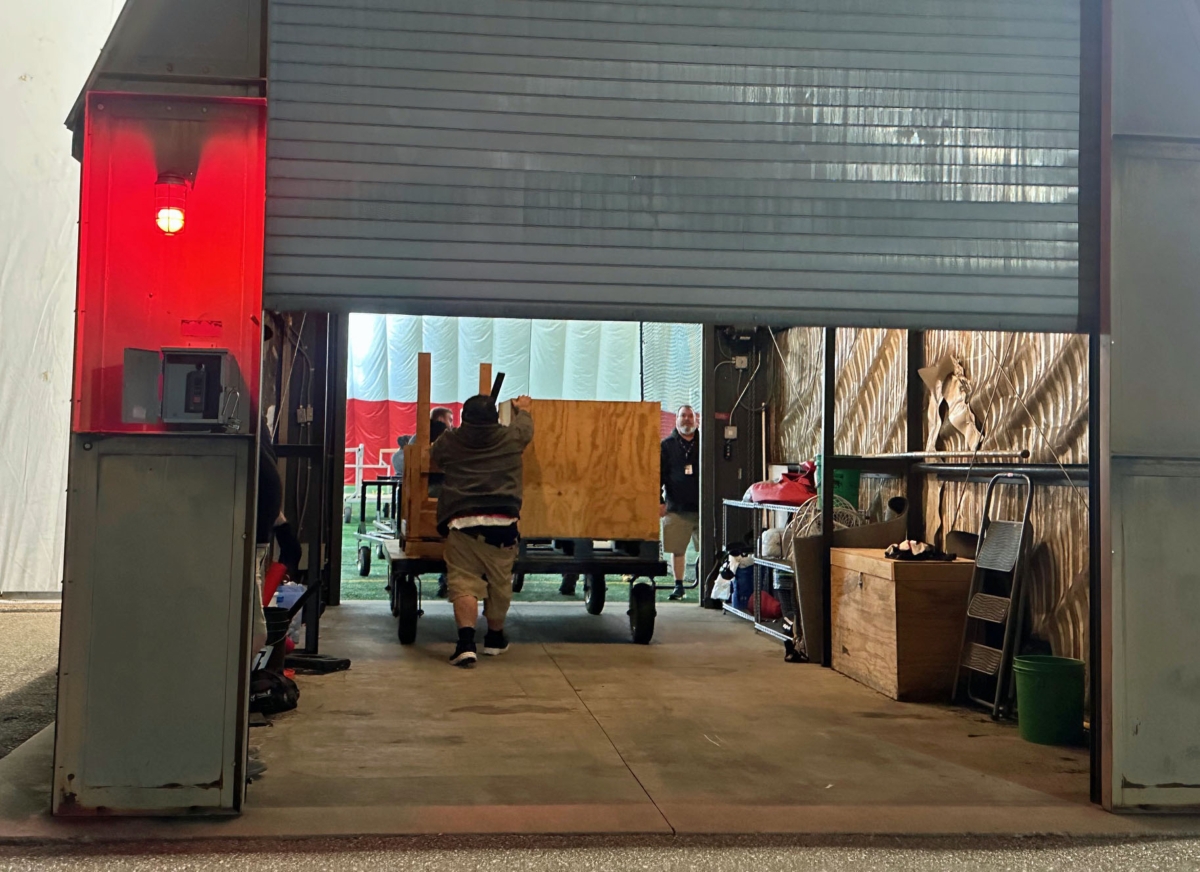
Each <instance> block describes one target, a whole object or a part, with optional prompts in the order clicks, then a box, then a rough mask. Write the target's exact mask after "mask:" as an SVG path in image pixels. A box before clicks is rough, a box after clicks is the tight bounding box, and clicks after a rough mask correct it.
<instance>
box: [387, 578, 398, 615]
mask: <svg viewBox="0 0 1200 872" xmlns="http://www.w3.org/2000/svg"><path fill="white" fill-rule="evenodd" d="M399 587H400V584H399V582H397V581H396V578H395V576H393V575H392V571H391V569H388V581H387V592H388V606H389V607H390V608H391V610H392V617H393V618H396V617H399V616H400V597H399V596H398V595H397V594H396V591H397V590H398V589H399Z"/></svg>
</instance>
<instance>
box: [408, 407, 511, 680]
mask: <svg viewBox="0 0 1200 872" xmlns="http://www.w3.org/2000/svg"><path fill="white" fill-rule="evenodd" d="M529 403H530V400H529V397H524V396H522V397H518V398H517V399H515V400H513V414H512V420H511V423H510V424H509V425H508V426H504V425H502V424H500V422H499V415H498V413H497V409H496V404H495V403H494V402H493V400H492V398H491V397H489V396H486V395H482V394H481V395H480V396H476V397H471V399H469V400H467V401H466V402H465V403H464V404H463V410H462V426H461V427H459V428H457V429H453V430H447V431H446V432H445V433H443V434H442V435H441V437H440V438H439V439H438V440H437V441H436V442H434V443H433V446H432V447H431V448H430V455H431V457H432V458H433V461H434V463H436V464H437V465H438V466H439V467H441V470H442V472H443V474H444V475H445V478H444V479H443V481H442V490H441V493H440V494H439V495H438V510H437V520H438V531H439V532H440V533H441V534H442V535H443V536H445V537H446V548H445V559H446V575H447V579H448V586H449V598H450V602H451V603H452V604H453V605H454V620H455V623H456V624H457V625H458V646H457V647H456V648H455V650H454V654H453V655H452V656H451V657H450V662H451V663H452V664H453V665H455V666H460V667H470V666H474V665H475V660H476V649H475V623H476V621H477V620H478V619H479V601H480V600H484V607H483V614H484V617H485V618H487V627H488V629H487V635H486V636H485V637H484V640H483V653H484V654H492V655H496V654H503V653H504V652H505V651H506V650H508V640H507V639H506V638H505V637H504V618H505V616H506V615H507V614H508V607H509V604H510V603H511V602H512V593H513V591H512V569H513V563H514V561H515V560H516V557H517V540H518V538H519V534H518V532H517V520H518V518H520V515H521V501H522V497H523V489H524V481H523V471H524V465H523V462H522V460H521V455H522V454H523V453H524V451H525V448H526V446H528V445H529V443H530V442H531V441H532V440H533V418H532V417H531V416H530V414H529V412H528V411H526V409H528V408H529Z"/></svg>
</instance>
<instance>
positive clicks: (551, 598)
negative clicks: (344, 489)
mask: <svg viewBox="0 0 1200 872" xmlns="http://www.w3.org/2000/svg"><path fill="white" fill-rule="evenodd" d="M374 516H375V512H374V507H373V506H368V508H367V524H368V526H369V525H370V524H372V523H373V521H374ZM357 532H358V506H357V504H356V505H355V508H354V520H353V522H352V523H349V524H344V525H343V526H342V599H346V600H385V599H387V591H386V590H385V589H384V585H385V584H386V583H387V563H386V562H385V561H382V560H380V559H379V557H378V554H377V553H375V551H374V550H372V554H371V571H370V573H369V574H368V575H367V576H365V577H363V576H361V575H359V574H358V543H357V540H356V539H355V533H357ZM695 559H696V554H695V552H691V551H689V553H688V563H689V564H691V563H692V562H694V561H695ZM423 581H427V582H428V585H427V586H426V587H425V592H426V595H427V596H431V595H432V594H433V593H434V591H436V590H437V578H436V576H430V577H429V578H428V579H424V580H423ZM660 582H661V583H663V584H666V583H668V582H669V579H666V578H663V579H660ZM561 583H562V578H561V576H557V575H527V576H526V577H525V586H524V588H523V589H522V590H521V592H520V593H518V594H516V595H514V597H513V599H514V600H515V601H516V602H526V603H536V602H563V601H566V600H569V599H571V597H565V596H563V595H562V594H560V593H559V592H558V588H559V585H560V584H561ZM668 595H669V592H668V591H659V592H658V598H659V599H660V600H665V599H666V598H667V596H668ZM574 599H576V600H579V601H580V602H582V601H583V582H582V581H580V582H579V583H578V584H576V585H575V597H574ZM684 601H685V602H693V603H694V602H695V601H696V592H695V591H694V590H689V591H688V592H687V596H686V598H685V599H684Z"/></svg>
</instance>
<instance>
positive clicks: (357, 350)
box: [347, 313, 700, 408]
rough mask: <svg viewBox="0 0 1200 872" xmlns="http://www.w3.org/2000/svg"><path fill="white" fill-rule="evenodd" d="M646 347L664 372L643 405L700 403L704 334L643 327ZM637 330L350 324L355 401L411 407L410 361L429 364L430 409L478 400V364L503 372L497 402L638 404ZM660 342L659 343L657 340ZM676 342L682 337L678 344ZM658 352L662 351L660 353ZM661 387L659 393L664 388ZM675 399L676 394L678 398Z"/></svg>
mask: <svg viewBox="0 0 1200 872" xmlns="http://www.w3.org/2000/svg"><path fill="white" fill-rule="evenodd" d="M645 326H646V327H653V328H654V329H653V331H652V332H651V333H649V334H648V336H649V337H650V339H651V340H653V341H652V342H648V344H647V348H646V352H645V354H646V361H647V363H651V362H653V364H654V365H655V366H669V367H671V368H672V369H674V370H675V371H674V372H673V373H672V374H671V376H670V377H666V376H663V377H660V378H656V380H655V381H654V382H653V387H654V388H655V390H651V391H647V393H646V395H645V398H646V399H647V400H651V401H654V400H658V401H660V402H662V403H663V404H664V408H669V407H671V406H672V403H676V404H677V403H681V402H689V401H690V402H696V401H698V400H699V390H700V343H699V339H700V328H699V327H697V326H696V325H691V324H662V325H645ZM641 330H642V325H639V324H638V323H637V322H625V321H522V320H511V319H504V318H449V317H440V316H439V317H432V316H425V317H422V316H419V315H374V314H362V313H356V314H354V315H351V316H350V349H349V355H350V379H349V385H348V392H347V396H348V398H349V399H351V400H366V401H371V402H378V401H382V400H390V401H392V402H413V401H414V400H416V397H417V371H416V355H417V352H420V351H428V352H430V353H431V354H432V356H433V361H432V363H433V377H432V379H431V393H432V400H433V402H434V403H455V402H461V401H462V400H464V399H465V398H467V397H469V396H471V395H472V394H474V393H476V391H477V390H478V385H479V364H480V363H491V364H492V367H493V371H494V372H503V373H504V388H503V390H502V391H501V396H502V397H503V398H506V399H507V398H509V397H514V396H517V395H519V394H523V393H528V394H530V395H531V396H533V397H537V398H540V399H563V400H621V401H630V400H638V399H641V398H642V371H641V368H642V363H643V350H642V344H641V340H640V333H641ZM660 337H661V338H660ZM681 337H682V339H681ZM660 348H661V351H658V349H660ZM660 388H661V389H660ZM676 394H678V396H676Z"/></svg>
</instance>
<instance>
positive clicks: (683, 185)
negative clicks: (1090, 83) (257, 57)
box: [264, 0, 1080, 330]
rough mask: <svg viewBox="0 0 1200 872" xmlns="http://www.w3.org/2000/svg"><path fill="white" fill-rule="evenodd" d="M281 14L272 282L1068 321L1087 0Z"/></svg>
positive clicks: (469, 304) (535, 303) (401, 304)
mask: <svg viewBox="0 0 1200 872" xmlns="http://www.w3.org/2000/svg"><path fill="white" fill-rule="evenodd" d="M269 16H270V30H269V33H270V52H269V77H270V83H271V101H270V116H271V117H270V142H269V145H268V161H269V168H268V177H269V180H268V208H267V216H268V217H267V228H266V263H265V282H264V296H265V299H266V302H267V304H268V306H270V307H273V308H277V309H285V310H299V309H313V308H319V309H352V308H359V309H370V310H374V311H379V310H385V311H395V312H414V313H415V312H419V313H425V314H428V313H436V314H472V315H477V314H488V315H500V316H516V317H542V318H546V317H564V318H601V319H603V318H621V319H631V320H644V321H678V320H690V321H706V320H707V321H737V322H739V323H746V322H753V323H793V324H794V323H805V324H829V325H836V326H846V325H853V326H862V327H880V326H891V327H904V326H913V327H932V326H940V327H949V326H959V325H962V326H972V327H976V328H979V329H1040V330H1050V329H1060V330H1061V329H1075V328H1076V326H1077V320H1078V318H1077V316H1078V307H1079V288H1078V284H1079V283H1078V244H1077V238H1078V208H1077V195H1078V151H1079V141H1078V140H1079V120H1078V104H1079V26H1080V25H1079V3H1078V0H1046V2H1042V3H1031V2H1024V0H1022V2H1006V3H980V2H971V3H962V2H957V0H853V2H847V3H842V2H834V0H814V2H811V3H805V4H804V8H802V9H792V8H786V9H785V8H780V7H779V5H778V4H760V3H759V2H758V0H755V2H754V3H752V4H749V5H748V4H747V3H746V2H736V3H735V2H731V0H715V2H714V0H681V2H671V3H662V2H649V3H640V4H630V3H594V2H580V0H359V2H355V3H351V4H333V3H330V2H328V0H271V2H270V3H269Z"/></svg>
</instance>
